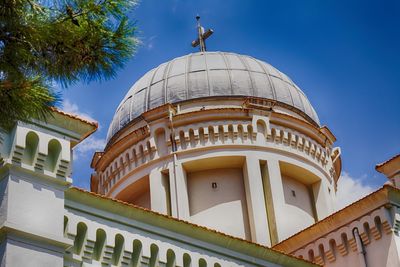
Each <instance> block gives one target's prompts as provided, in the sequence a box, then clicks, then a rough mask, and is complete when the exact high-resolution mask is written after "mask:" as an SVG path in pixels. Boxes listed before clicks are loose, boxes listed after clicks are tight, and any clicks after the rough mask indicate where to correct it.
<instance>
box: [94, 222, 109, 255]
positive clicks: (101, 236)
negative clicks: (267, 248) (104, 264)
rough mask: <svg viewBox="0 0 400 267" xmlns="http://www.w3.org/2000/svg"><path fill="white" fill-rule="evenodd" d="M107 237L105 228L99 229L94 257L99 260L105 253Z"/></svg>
mask: <svg viewBox="0 0 400 267" xmlns="http://www.w3.org/2000/svg"><path fill="white" fill-rule="evenodd" d="M106 238H107V236H106V232H105V231H104V230H103V229H97V231H96V242H95V244H94V249H93V258H94V259H95V260H97V261H99V260H101V256H102V255H103V250H104V245H105V243H106Z"/></svg>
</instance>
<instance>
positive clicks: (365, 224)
mask: <svg viewBox="0 0 400 267" xmlns="http://www.w3.org/2000/svg"><path fill="white" fill-rule="evenodd" d="M363 228H364V232H365V233H366V236H367V239H368V240H363V241H364V242H366V243H368V242H369V241H370V240H371V229H370V228H369V224H368V222H365V223H364V224H363Z"/></svg>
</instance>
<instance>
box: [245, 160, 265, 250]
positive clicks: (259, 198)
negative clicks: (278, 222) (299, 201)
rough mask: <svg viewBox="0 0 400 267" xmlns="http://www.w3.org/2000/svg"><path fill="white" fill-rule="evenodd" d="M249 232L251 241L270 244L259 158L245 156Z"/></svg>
mask: <svg viewBox="0 0 400 267" xmlns="http://www.w3.org/2000/svg"><path fill="white" fill-rule="evenodd" d="M243 174H244V184H245V190H246V199H247V207H248V212H249V222H250V232H251V239H252V241H253V242H257V243H259V244H262V245H266V246H271V238H270V234H269V231H268V219H267V211H266V207H265V200H264V190H263V184H262V177H261V171H260V163H259V160H258V159H257V158H256V157H255V156H253V155H250V156H247V157H246V162H245V164H244V168H243Z"/></svg>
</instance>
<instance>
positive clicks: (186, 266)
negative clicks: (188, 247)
mask: <svg viewBox="0 0 400 267" xmlns="http://www.w3.org/2000/svg"><path fill="white" fill-rule="evenodd" d="M191 266H192V258H191V257H190V255H189V254H187V253H185V254H183V267H191Z"/></svg>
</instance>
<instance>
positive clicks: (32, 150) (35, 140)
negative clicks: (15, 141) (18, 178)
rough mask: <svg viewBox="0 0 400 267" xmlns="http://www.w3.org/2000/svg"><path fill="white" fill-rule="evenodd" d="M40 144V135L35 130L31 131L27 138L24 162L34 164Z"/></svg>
mask: <svg viewBox="0 0 400 267" xmlns="http://www.w3.org/2000/svg"><path fill="white" fill-rule="evenodd" d="M38 145H39V136H38V135H37V134H36V133H34V132H29V133H28V134H27V135H26V138H25V151H24V156H23V159H22V162H23V163H25V164H28V165H32V164H33V162H34V161H35V158H36V152H37V148H38Z"/></svg>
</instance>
